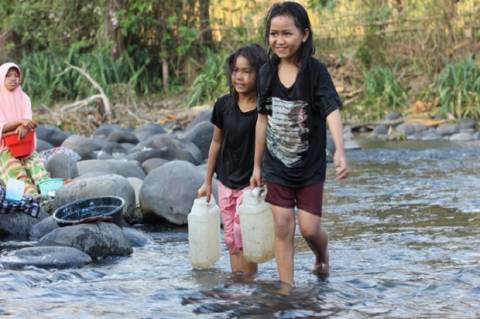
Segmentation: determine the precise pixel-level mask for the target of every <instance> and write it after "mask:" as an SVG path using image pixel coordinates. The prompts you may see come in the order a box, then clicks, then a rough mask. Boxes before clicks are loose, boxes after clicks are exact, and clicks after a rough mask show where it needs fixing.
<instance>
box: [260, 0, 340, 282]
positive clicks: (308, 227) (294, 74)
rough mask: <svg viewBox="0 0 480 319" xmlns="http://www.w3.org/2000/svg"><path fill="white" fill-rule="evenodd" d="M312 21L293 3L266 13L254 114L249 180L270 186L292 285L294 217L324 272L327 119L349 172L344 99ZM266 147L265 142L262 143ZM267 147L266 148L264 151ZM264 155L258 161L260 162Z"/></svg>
mask: <svg viewBox="0 0 480 319" xmlns="http://www.w3.org/2000/svg"><path fill="white" fill-rule="evenodd" d="M311 30H312V29H311V26H310V20H309V18H308V14H307V12H306V10H305V8H303V7H302V5H300V4H298V3H295V2H290V1H287V2H282V3H277V4H274V5H273V6H272V7H271V9H270V11H269V12H268V15H267V18H266V27H265V42H266V43H267V44H268V47H269V50H268V55H269V61H268V63H266V64H265V65H264V66H263V67H262V68H261V69H260V71H259V83H260V86H259V90H258V91H259V98H258V113H259V114H258V119H257V126H256V143H255V161H254V170H253V175H252V178H251V181H250V184H251V186H252V187H255V186H258V185H261V184H262V183H263V180H262V179H263V178H264V179H265V181H266V185H267V197H266V200H267V201H268V202H269V203H270V204H271V205H272V211H273V217H274V223H275V236H276V239H275V258H276V262H277V270H278V273H279V277H280V281H282V282H284V283H287V284H289V285H293V283H294V276H293V268H294V267H293V257H294V245H293V243H294V235H295V216H294V208H295V207H297V208H298V210H299V213H298V223H299V225H300V231H301V234H302V236H303V237H304V238H305V240H306V241H307V243H308V244H309V246H310V248H311V249H312V251H313V253H314V254H315V257H316V260H315V264H314V271H315V272H316V273H317V274H319V275H321V276H326V275H328V268H329V256H328V249H327V248H328V235H327V233H326V231H325V230H324V229H322V228H321V227H320V217H321V214H322V194H323V184H324V180H325V168H326V160H325V147H326V122H328V125H329V128H330V131H331V133H332V137H333V140H334V143H335V146H336V152H335V155H334V162H335V167H336V173H337V178H339V179H343V178H345V177H347V175H348V168H347V161H346V158H345V153H344V147H343V129H342V120H341V117H340V113H339V111H338V108H339V107H340V105H341V102H340V99H339V97H338V94H337V91H336V90H335V86H334V85H333V82H332V80H331V78H330V74H329V73H328V71H327V69H326V67H325V66H324V65H323V64H322V63H320V62H319V61H318V60H316V59H314V58H313V56H312V55H313V52H314V48H313V40H312V31H311ZM265 146H266V147H265ZM264 153H265V154H264ZM262 161H263V167H262Z"/></svg>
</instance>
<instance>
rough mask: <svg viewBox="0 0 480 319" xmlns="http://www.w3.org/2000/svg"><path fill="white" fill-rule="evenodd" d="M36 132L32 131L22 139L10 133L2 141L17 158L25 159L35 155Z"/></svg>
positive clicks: (4, 135) (14, 133)
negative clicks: (34, 139)
mask: <svg viewBox="0 0 480 319" xmlns="http://www.w3.org/2000/svg"><path fill="white" fill-rule="evenodd" d="M33 133H34V131H33V130H30V131H28V132H27V135H25V136H24V137H23V138H22V139H19V138H18V134H17V133H16V132H8V133H5V134H3V136H2V140H3V145H5V146H6V147H7V148H8V149H9V150H10V153H12V155H13V156H15V157H25V156H29V155H30V154H32V153H33V149H34V142H33V138H34V134H33Z"/></svg>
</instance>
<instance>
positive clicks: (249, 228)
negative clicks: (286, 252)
mask: <svg viewBox="0 0 480 319" xmlns="http://www.w3.org/2000/svg"><path fill="white" fill-rule="evenodd" d="M265 195H266V192H265V189H263V188H259V187H257V188H254V189H247V190H245V191H244V192H243V198H242V201H241V203H240V205H239V206H238V214H239V216H240V229H241V232H242V243H243V255H244V256H245V259H247V260H248V261H251V262H256V263H263V262H266V261H268V260H270V259H272V258H273V257H274V256H275V247H274V245H275V233H274V228H273V216H272V208H271V207H270V204H268V203H267V202H265Z"/></svg>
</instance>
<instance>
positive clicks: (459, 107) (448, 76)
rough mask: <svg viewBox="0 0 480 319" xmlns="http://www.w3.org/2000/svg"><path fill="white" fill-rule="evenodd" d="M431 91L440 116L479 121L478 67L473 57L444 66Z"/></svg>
mask: <svg viewBox="0 0 480 319" xmlns="http://www.w3.org/2000/svg"><path fill="white" fill-rule="evenodd" d="M432 89H433V90H431V91H430V95H432V94H437V95H438V97H439V99H440V113H441V114H442V115H446V114H452V115H454V116H456V117H457V118H460V117H471V118H476V119H480V65H479V64H478V62H477V61H476V59H475V57H474V56H470V57H468V58H466V59H464V60H460V61H458V62H456V63H449V64H447V65H445V67H444V68H443V70H442V71H441V72H440V74H439V75H438V76H437V78H436V79H435V82H434V83H433V88H432Z"/></svg>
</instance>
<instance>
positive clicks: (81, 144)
mask: <svg viewBox="0 0 480 319" xmlns="http://www.w3.org/2000/svg"><path fill="white" fill-rule="evenodd" d="M102 144H103V143H101V142H100V141H99V140H96V139H92V138H87V137H85V136H81V135H72V136H70V137H69V138H67V139H66V140H65V141H64V142H63V143H62V146H64V147H68V148H70V149H71V150H73V151H74V152H76V153H77V154H78V155H80V157H81V158H82V159H84V160H85V159H92V158H96V154H95V151H98V150H100V149H101V148H102V146H103V145H102Z"/></svg>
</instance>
